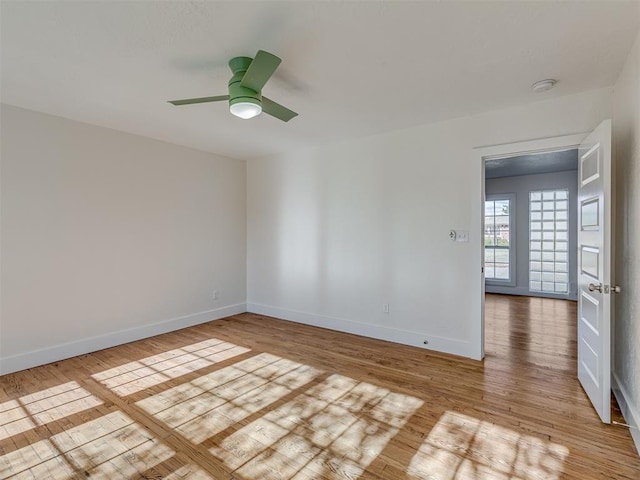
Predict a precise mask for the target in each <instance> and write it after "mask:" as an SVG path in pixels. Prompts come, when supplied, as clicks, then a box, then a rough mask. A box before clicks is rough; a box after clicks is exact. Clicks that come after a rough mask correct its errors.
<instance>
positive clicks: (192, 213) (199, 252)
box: [0, 105, 246, 373]
mask: <svg viewBox="0 0 640 480" xmlns="http://www.w3.org/2000/svg"><path fill="white" fill-rule="evenodd" d="M1 129H2V130H1V133H2V150H1V154H2V170H1V171H2V178H1V181H2V185H1V186H2V204H1V205H2V212H1V213H2V216H1V219H2V224H1V225H2V244H1V257H2V274H1V278H2V308H1V314H2V317H1V324H0V328H1V330H0V336H1V343H0V355H1V360H2V361H1V364H0V369H1V370H0V372H2V373H6V372H8V371H13V370H18V369H22V368H26V367H29V366H32V365H36V364H39V363H46V362H49V361H53V360H57V359H60V358H65V357H69V356H73V355H76V354H78V353H84V352H87V351H92V350H96V349H99V348H103V347H106V346H110V345H114V344H118V343H123V342H126V341H130V340H133V339H136V338H141V337H145V336H149V335H152V334H156V333H160V332H163V331H169V330H173V329H175V328H179V327H182V326H186V325H189V324H194V323H200V322H203V321H207V320H211V319H213V318H220V317H223V316H226V315H229V314H231V313H236V312H238V311H244V310H245V299H246V163H245V162H243V161H238V160H231V159H226V158H222V157H217V156H214V155H211V154H208V153H203V152H199V151H195V150H191V149H187V148H184V147H178V146H175V145H170V144H167V143H163V142H160V141H156V140H151V139H147V138H143V137H138V136H134V135H129V134H125V133H121V132H117V131H114V130H109V129H105V128H100V127H95V126H91V125H87V124H82V123H77V122H73V121H70V120H66V119H63V118H59V117H54V116H50V115H45V114H41V113H36V112H32V111H28V110H23V109H20V108H15V107H11V106H6V105H3V106H2V110H1ZM214 289H216V290H218V292H219V297H218V300H214V299H213V296H212V291H213V290H214Z"/></svg>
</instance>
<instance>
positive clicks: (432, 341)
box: [247, 303, 474, 358]
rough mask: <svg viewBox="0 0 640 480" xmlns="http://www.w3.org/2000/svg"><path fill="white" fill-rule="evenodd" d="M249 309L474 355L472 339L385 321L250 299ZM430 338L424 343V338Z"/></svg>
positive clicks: (421, 346) (470, 355) (331, 328)
mask: <svg viewBox="0 0 640 480" xmlns="http://www.w3.org/2000/svg"><path fill="white" fill-rule="evenodd" d="M247 311H248V312H250V313H257V314H260V315H267V316H270V317H276V318H282V319H284V320H291V321H293V322H298V323H304V324H306V325H313V326H315V327H321V328H328V329H329V330H337V331H339V332H346V333H352V334H355V335H361V336H363V337H371V338H377V339H379V340H387V341H389V342H395V343H401V344H403V345H410V346H412V347H420V348H424V349H426V350H435V351H437V352H443V353H451V354H453V355H459V356H462V357H467V358H474V352H473V348H472V347H473V346H472V345H471V343H470V342H465V341H463V340H457V339H454V338H447V337H439V336H435V335H430V334H427V333H421V332H415V331H411V330H402V329H398V328H392V327H386V326H382V325H372V324H370V323H363V322H358V321H355V320H346V319H343V318H337V317H330V316H326V315H317V314H314V313H307V312H300V311H296V310H289V309H285V308H281V307H274V306H271V305H261V304H257V303H247ZM425 340H428V342H429V343H428V344H427V345H425V344H424V341H425Z"/></svg>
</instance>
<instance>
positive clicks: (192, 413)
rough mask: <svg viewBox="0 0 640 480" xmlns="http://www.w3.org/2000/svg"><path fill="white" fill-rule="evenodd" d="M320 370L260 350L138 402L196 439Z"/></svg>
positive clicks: (228, 424)
mask: <svg viewBox="0 0 640 480" xmlns="http://www.w3.org/2000/svg"><path fill="white" fill-rule="evenodd" d="M319 374H320V371H319V370H317V369H314V368H312V367H309V366H307V365H303V364H301V363H297V362H293V361H291V360H287V359H284V358H280V357H277V356H275V355H270V354H267V353H263V354H260V355H256V356H254V357H251V358H249V359H246V360H243V361H241V362H238V363H235V364H233V365H231V366H228V367H225V368H222V369H220V370H217V371H215V372H212V373H210V374H207V375H203V376H202V377H199V378H197V379H195V380H193V381H191V382H188V383H185V384H182V385H179V386H178V387H174V388H172V389H169V390H166V391H164V392H162V393H159V394H157V395H154V396H153V397H150V398H147V399H144V400H141V401H139V402H137V405H138V406H139V407H141V408H143V409H144V410H146V411H147V412H148V413H151V414H152V415H154V416H155V417H156V418H157V419H159V420H162V421H163V422H165V423H166V424H167V425H169V426H170V427H172V428H174V429H176V431H178V432H179V433H181V434H182V435H183V436H184V437H186V438H187V439H189V440H190V441H192V442H194V443H196V444H198V443H202V442H203V441H204V440H206V439H207V438H209V437H211V436H213V435H215V434H217V433H219V432H220V431H222V430H224V429H226V428H229V427H231V426H232V425H234V424H235V423H237V422H240V421H242V420H243V419H244V418H246V417H248V416H249V415H251V414H252V413H255V412H257V411H260V410H261V409H263V408H265V407H266V406H268V405H270V404H272V403H274V402H276V401H277V400H279V399H281V398H282V397H284V396H285V395H287V394H289V393H291V391H293V390H295V389H296V388H299V387H300V386H303V385H305V384H307V383H309V382H310V381H312V380H313V379H314V378H315V377H316V376H318V375H319Z"/></svg>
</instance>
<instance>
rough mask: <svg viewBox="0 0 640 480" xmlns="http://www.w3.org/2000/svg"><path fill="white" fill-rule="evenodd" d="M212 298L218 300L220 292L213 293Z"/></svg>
mask: <svg viewBox="0 0 640 480" xmlns="http://www.w3.org/2000/svg"><path fill="white" fill-rule="evenodd" d="M211 296H212V297H213V299H214V300H217V299H218V290H214V291H213V293H212V294H211Z"/></svg>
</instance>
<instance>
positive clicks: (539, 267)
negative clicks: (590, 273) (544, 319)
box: [529, 189, 569, 294]
mask: <svg viewBox="0 0 640 480" xmlns="http://www.w3.org/2000/svg"><path fill="white" fill-rule="evenodd" d="M568 211H569V190H567V189H561V190H537V191H532V192H529V290H530V291H532V292H547V293H559V294H566V293H568V292H569V212H568Z"/></svg>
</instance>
